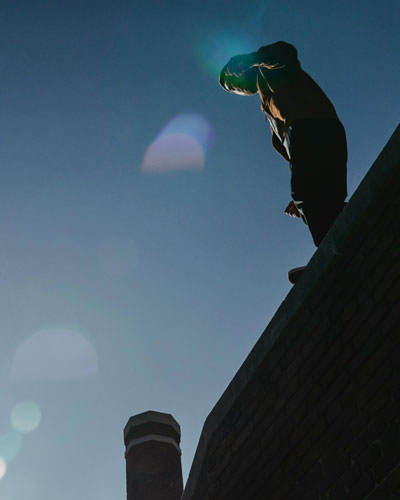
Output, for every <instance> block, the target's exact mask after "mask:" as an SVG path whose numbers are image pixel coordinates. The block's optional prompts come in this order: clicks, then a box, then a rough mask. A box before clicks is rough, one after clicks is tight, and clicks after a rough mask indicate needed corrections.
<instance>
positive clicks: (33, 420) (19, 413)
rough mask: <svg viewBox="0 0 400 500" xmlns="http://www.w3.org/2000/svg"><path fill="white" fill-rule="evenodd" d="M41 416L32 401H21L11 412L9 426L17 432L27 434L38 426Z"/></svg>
mask: <svg viewBox="0 0 400 500" xmlns="http://www.w3.org/2000/svg"><path fill="white" fill-rule="evenodd" d="M41 418H42V414H41V412H40V409H39V407H38V406H37V405H36V404H35V403H33V402H32V401H22V402H21V403H18V404H17V405H16V406H14V408H13V409H12V411H11V416H10V420H11V425H12V426H13V428H14V429H15V430H16V431H17V432H22V433H23V434H28V433H29V432H32V431H34V430H35V429H36V428H37V427H38V425H39V424H40V420H41Z"/></svg>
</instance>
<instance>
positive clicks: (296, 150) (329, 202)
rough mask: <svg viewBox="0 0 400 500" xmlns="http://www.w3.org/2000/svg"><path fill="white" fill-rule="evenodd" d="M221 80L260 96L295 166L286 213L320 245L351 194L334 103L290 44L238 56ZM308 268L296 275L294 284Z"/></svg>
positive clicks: (275, 139)
mask: <svg viewBox="0 0 400 500" xmlns="http://www.w3.org/2000/svg"><path fill="white" fill-rule="evenodd" d="M219 81H220V84H221V85H222V87H223V88H224V89H225V90H227V91H228V92H234V93H235V94H239V95H253V94H256V93H258V94H259V96H260V99H261V109H262V111H263V112H264V113H265V116H266V118H267V119H268V121H269V124H270V127H271V132H272V145H273V146H274V148H275V149H276V150H277V151H278V152H279V153H280V154H281V155H282V156H283V157H284V158H285V160H287V161H288V162H290V170H291V194H292V201H291V202H290V203H289V205H288V206H287V207H286V209H285V213H286V214H288V215H290V216H292V217H301V218H302V219H303V221H304V222H305V224H307V225H308V227H309V229H310V232H311V235H312V238H313V240H314V243H315V245H316V246H318V245H319V244H320V243H321V240H322V239H323V237H324V236H325V234H326V233H327V232H328V230H329V228H330V227H331V226H332V224H333V222H334V220H335V219H336V217H337V216H338V214H339V213H340V211H341V210H342V209H343V207H344V200H345V198H346V196H347V188H346V163H347V145H346V135H345V131H344V128H343V125H342V124H341V122H340V121H339V118H338V116H337V114H336V111H335V108H334V107H333V104H332V103H331V101H330V100H329V99H328V97H327V96H326V95H325V93H324V92H323V91H322V89H321V88H320V87H319V86H318V85H317V84H316V83H315V82H314V80H313V79H312V78H311V77H310V76H309V75H308V74H307V73H306V72H305V71H303V70H302V68H301V66H300V62H299V60H298V59H297V50H296V48H295V47H294V46H293V45H291V44H289V43H286V42H276V43H273V44H271V45H266V46H265V47H261V48H260V49H258V50H257V52H253V53H251V54H244V55H238V56H235V57H232V58H231V59H230V61H229V62H228V64H227V65H226V66H225V67H224V68H223V69H222V71H221V74H220V80H219ZM303 269H304V268H296V270H292V271H290V272H289V279H290V281H291V282H294V281H295V280H296V279H297V277H298V275H299V273H300V272H301V271H302V270H303Z"/></svg>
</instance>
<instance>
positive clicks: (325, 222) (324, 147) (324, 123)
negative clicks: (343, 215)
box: [290, 119, 347, 246]
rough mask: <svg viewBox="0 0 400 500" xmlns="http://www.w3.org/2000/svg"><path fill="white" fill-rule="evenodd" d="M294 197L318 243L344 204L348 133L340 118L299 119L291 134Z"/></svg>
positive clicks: (317, 243) (315, 241)
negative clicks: (337, 119)
mask: <svg viewBox="0 0 400 500" xmlns="http://www.w3.org/2000/svg"><path fill="white" fill-rule="evenodd" d="M290 152H291V164H290V167H291V173H292V177H291V188H292V198H293V200H294V203H295V205H296V208H297V209H298V210H299V213H300V215H301V217H302V219H303V221H304V222H305V224H307V225H308V226H309V229H310V232H311V235H312V237H313V240H314V243H315V245H316V246H318V245H319V244H320V242H321V241H322V239H323V237H324V236H325V234H326V233H327V232H328V231H329V229H330V227H331V226H332V224H333V222H334V221H335V219H336V217H337V216H338V215H339V213H340V212H341V210H342V209H343V207H344V199H345V198H346V195H347V192H346V162H347V146H346V136H345V132H344V129H343V126H342V124H341V123H340V122H339V121H336V120H329V119H309V120H299V121H297V122H295V123H294V124H293V126H292V131H291V136H290Z"/></svg>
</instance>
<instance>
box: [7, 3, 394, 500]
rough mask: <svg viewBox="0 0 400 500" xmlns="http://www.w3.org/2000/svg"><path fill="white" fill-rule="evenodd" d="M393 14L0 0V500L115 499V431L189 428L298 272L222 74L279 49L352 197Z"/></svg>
mask: <svg viewBox="0 0 400 500" xmlns="http://www.w3.org/2000/svg"><path fill="white" fill-rule="evenodd" d="M399 15H400V3H399V2H398V1H397V0H383V1H381V2H376V1H374V2H372V1H370V0H364V1H361V0H359V1H355V0H354V1H348V0H346V1H344V0H340V1H335V2H333V1H331V0H329V1H328V0H322V1H321V0H305V1H303V2H298V1H294V0H285V1H284V2H278V1H277V0H267V1H257V2H256V1H252V0H250V1H248V2H243V1H242V0H230V1H229V2H228V1H226V2H216V1H215V0H213V1H211V0H201V1H198V0H191V1H187V0H169V1H168V2H167V1H165V2H163V1H161V0H159V1H153V2H149V1H147V0H136V1H125V0H113V1H103V0H96V2H94V1H91V0H88V1H79V2H78V1H76V0H69V1H67V0H57V1H54V0H52V1H50V0H42V1H36V0H13V1H11V0H3V1H2V2H1V6H0V39H1V43H0V99H1V113H0V161H1V183H0V231H1V233H0V234H1V238H0V262H1V266H0V307H1V314H0V333H1V336H0V477H1V479H0V498H1V500H26V499H29V500H50V499H55V498H56V499H57V500H71V498H76V499H85V500H90V499H93V500H94V499H96V500H111V499H117V498H120V499H122V498H124V497H125V462H124V446H123V440H122V430H123V427H124V425H125V424H126V422H127V420H128V418H129V416H130V415H134V414H137V413H140V412H143V411H146V410H150V409H151V410H157V411H163V412H167V413H172V414H173V415H174V417H175V418H176V419H177V421H178V422H179V423H180V424H181V428H182V451H183V455H182V464H183V472H184V479H185V480H186V477H187V474H188V472H189V469H190V465H191V462H192V459H193V456H194V452H195V448H196V445H197V442H198V439H199V436H200V432H201V428H202V425H203V422H204V420H205V418H206V416H207V415H208V413H209V412H210V411H211V409H212V407H213V406H214V404H215V403H216V401H217V400H218V398H219V397H220V395H221V394H222V392H223V390H224V389H225V388H226V386H227V384H228V383H229V381H230V380H231V379H232V377H233V376H234V374H235V372H236V371H237V369H238V368H239V366H240V365H241V363H242V362H243V360H244V359H245V357H246V356H247V354H248V352H249V351H250V349H251V347H252V346H253V345H254V343H255V342H256V340H257V339H258V337H259V335H260V334H261V333H262V331H263V330H264V328H265V326H266V325H267V324H268V322H269V320H270V318H271V317H272V315H273V314H274V312H275V311H276V309H277V307H278V306H279V304H280V303H281V302H282V300H284V298H285V296H286V294H287V293H288V291H289V290H290V285H289V283H288V281H287V277H286V274H287V270H288V269H290V268H291V267H295V266H298V265H304V264H306V263H307V262H308V260H309V259H310V257H311V256H312V254H313V253H314V250H315V248H314V246H313V244H312V240H311V237H310V235H309V233H308V231H307V228H306V227H305V226H304V225H302V223H301V222H299V221H298V220H294V219H291V218H289V217H287V216H285V215H284V214H283V210H284V208H285V207H286V205H287V203H288V202H289V201H290V198H289V168H288V165H287V164H286V163H285V161H284V160H283V159H281V158H280V157H279V156H278V155H277V154H276V153H275V152H274V151H273V149H272V147H271V138H270V132H269V127H268V126H267V125H266V123H265V120H264V116H263V115H262V113H261V112H260V104H259V99H258V97H257V96H254V97H240V96H236V95H233V94H229V93H227V92H224V91H223V90H222V89H221V88H220V87H219V85H218V82H217V75H218V71H219V69H220V67H221V66H222V65H223V64H225V63H226V62H227V60H228V59H229V57H231V56H233V55H235V54H237V53H243V52H247V51H254V50H256V49H257V48H258V47H259V46H261V45H265V44H268V43H272V42H275V41H277V40H285V41H288V42H291V43H293V44H295V45H296V47H297V48H298V52H299V58H300V61H301V63H302V66H303V68H304V69H305V70H306V71H307V72H309V73H310V74H311V76H313V77H314V78H315V79H316V80H317V81H318V83H319V84H320V85H321V86H322V88H323V89H324V90H325V91H326V92H327V94H328V95H329V97H330V98H331V100H332V101H333V103H334V105H335V106H336V109H337V112H338V114H339V117H340V118H341V120H342V122H343V124H344V126H345V129H346V132H347V138H348V147H349V164H348V169H349V174H348V185H349V195H351V194H352V193H353V192H354V190H355V189H356V188H357V186H358V184H359V183H360V181H361V179H362V178H363V177H364V175H365V174H366V172H367V171H368V169H369V168H370V166H371V164H372V162H373V160H374V159H375V158H376V156H377V155H378V153H379V152H380V151H381V149H382V148H383V146H384V144H385V143H386V141H387V140H388V138H389V136H390V135H391V133H392V131H393V130H394V128H395V127H396V125H397V123H398V121H399V110H400V97H399V96H400V93H399V90H398V89H399V88H400V67H399V42H400V31H399V29H398V26H399V24H398V21H399Z"/></svg>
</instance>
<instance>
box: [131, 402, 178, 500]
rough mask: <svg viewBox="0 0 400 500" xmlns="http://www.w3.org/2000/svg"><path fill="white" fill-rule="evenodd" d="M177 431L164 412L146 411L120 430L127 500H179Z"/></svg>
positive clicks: (170, 416) (176, 425) (169, 416)
mask: <svg viewBox="0 0 400 500" xmlns="http://www.w3.org/2000/svg"><path fill="white" fill-rule="evenodd" d="M180 440H181V430H180V426H179V424H178V422H177V421H176V420H175V419H174V418H173V416H172V415H169V414H168V413H159V412H156V411H146V412H144V413H140V414H139V415H135V416H133V417H131V418H130V419H129V421H128V423H127V424H126V426H125V429H124V442H125V459H126V487H127V500H180V498H181V496H182V491H183V481H182V466H181V449H180V447H179V444H180Z"/></svg>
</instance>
